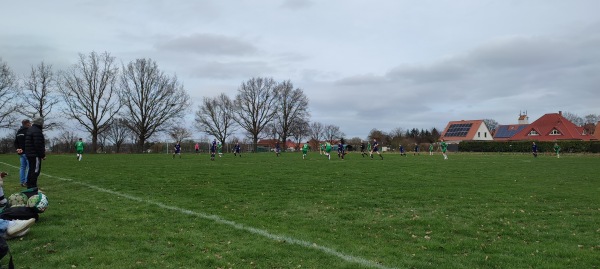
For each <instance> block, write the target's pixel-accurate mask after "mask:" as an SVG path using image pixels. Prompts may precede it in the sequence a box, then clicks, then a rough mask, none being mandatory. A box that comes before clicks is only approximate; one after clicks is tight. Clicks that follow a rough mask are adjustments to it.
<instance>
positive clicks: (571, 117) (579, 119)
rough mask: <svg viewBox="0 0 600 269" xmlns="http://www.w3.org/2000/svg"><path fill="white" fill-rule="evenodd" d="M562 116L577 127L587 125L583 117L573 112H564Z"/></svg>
mask: <svg viewBox="0 0 600 269" xmlns="http://www.w3.org/2000/svg"><path fill="white" fill-rule="evenodd" d="M562 116H563V117H564V118H565V119H567V120H569V121H570V122H572V123H574V124H575V125H577V126H583V124H584V123H585V122H584V120H583V118H582V117H580V116H579V115H577V114H574V113H571V112H563V113H562Z"/></svg>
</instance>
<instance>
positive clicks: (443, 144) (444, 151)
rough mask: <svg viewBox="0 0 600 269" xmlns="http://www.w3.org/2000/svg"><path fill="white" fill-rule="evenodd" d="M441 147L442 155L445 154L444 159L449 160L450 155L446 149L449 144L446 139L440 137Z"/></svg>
mask: <svg viewBox="0 0 600 269" xmlns="http://www.w3.org/2000/svg"><path fill="white" fill-rule="evenodd" d="M440 141H441V143H440V147H441V148H442V155H444V160H448V155H446V150H448V144H446V142H445V141H444V139H440Z"/></svg>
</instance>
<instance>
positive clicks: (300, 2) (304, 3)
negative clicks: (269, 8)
mask: <svg viewBox="0 0 600 269" xmlns="http://www.w3.org/2000/svg"><path fill="white" fill-rule="evenodd" d="M313 4H314V3H313V1H310V0H285V1H284V2H283V4H281V7H282V8H287V9H304V8H309V7H311V6H312V5H313Z"/></svg>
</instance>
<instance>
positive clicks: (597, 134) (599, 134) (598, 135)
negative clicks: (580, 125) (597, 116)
mask: <svg viewBox="0 0 600 269" xmlns="http://www.w3.org/2000/svg"><path fill="white" fill-rule="evenodd" d="M594 137H596V139H598V140H600V121H599V122H598V123H596V129H595V130H594Z"/></svg>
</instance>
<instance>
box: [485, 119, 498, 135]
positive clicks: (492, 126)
mask: <svg viewBox="0 0 600 269" xmlns="http://www.w3.org/2000/svg"><path fill="white" fill-rule="evenodd" d="M483 123H485V126H487V128H488V130H490V132H493V131H494V130H496V128H498V122H497V121H496V120H494V119H484V120H483Z"/></svg>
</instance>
